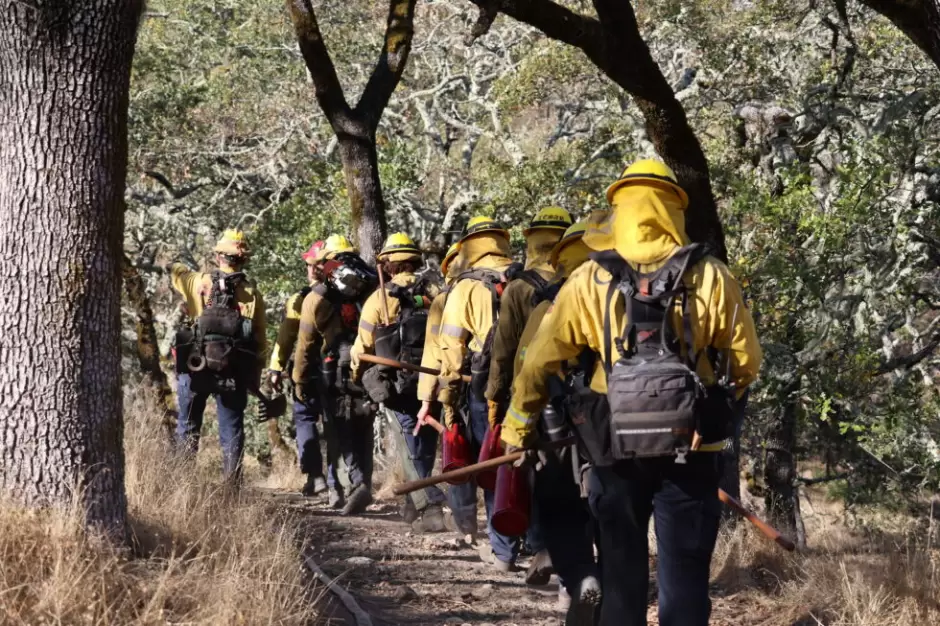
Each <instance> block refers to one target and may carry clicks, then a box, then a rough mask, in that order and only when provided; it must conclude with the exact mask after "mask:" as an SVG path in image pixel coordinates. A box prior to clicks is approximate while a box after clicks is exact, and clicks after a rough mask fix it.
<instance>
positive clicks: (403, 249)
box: [375, 233, 421, 263]
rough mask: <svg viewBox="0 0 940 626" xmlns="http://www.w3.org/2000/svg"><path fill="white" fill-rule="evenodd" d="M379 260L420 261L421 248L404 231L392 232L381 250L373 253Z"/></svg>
mask: <svg viewBox="0 0 940 626" xmlns="http://www.w3.org/2000/svg"><path fill="white" fill-rule="evenodd" d="M375 258H377V259H378V260H379V261H391V262H393V263H397V262H399V261H415V260H417V261H421V250H419V249H418V246H416V245H415V242H414V240H413V239H412V238H411V237H409V236H408V235H407V234H406V233H392V234H391V235H389V236H388V239H386V240H385V245H384V246H382V250H381V252H379V253H378V254H377V255H375Z"/></svg>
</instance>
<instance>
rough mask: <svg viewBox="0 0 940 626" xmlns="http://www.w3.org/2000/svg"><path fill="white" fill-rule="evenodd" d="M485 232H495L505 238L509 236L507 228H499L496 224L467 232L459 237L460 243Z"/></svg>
mask: <svg viewBox="0 0 940 626" xmlns="http://www.w3.org/2000/svg"><path fill="white" fill-rule="evenodd" d="M486 233H497V234H499V235H500V236H501V237H505V238H506V239H507V240H508V239H509V238H510V237H509V231H508V230H506V229H505V228H500V227H498V226H492V227H487V228H481V229H480V230H475V231H473V232H472V233H467V234H466V235H464V236H463V237H461V238H460V243H463V242H464V241H467V240H468V239H470V238H471V237H476V236H477V235H485V234H486Z"/></svg>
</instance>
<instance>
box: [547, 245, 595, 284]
mask: <svg viewBox="0 0 940 626" xmlns="http://www.w3.org/2000/svg"><path fill="white" fill-rule="evenodd" d="M590 253H591V249H590V248H588V247H587V244H585V243H584V239H583V238H582V239H579V240H577V241H575V242H574V243H570V244H568V245H566V246H565V247H564V248H562V249H561V252H559V253H558V263H557V265H556V266H555V269H556V270H557V271H556V273H555V280H558V279H562V278H568V277H569V276H571V272H573V271H575V270H576V269H578V266H579V265H581V264H582V263H584V262H585V261H587V260H588V255H589V254H590Z"/></svg>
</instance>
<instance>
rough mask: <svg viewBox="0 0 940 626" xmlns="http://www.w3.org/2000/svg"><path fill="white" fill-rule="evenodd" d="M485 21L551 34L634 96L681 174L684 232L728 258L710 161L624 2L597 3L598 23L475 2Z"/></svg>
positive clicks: (525, 2)
mask: <svg viewBox="0 0 940 626" xmlns="http://www.w3.org/2000/svg"><path fill="white" fill-rule="evenodd" d="M470 2H472V3H473V4H475V5H477V6H478V7H479V8H480V13H481V18H480V20H478V22H477V24H476V25H475V26H474V31H473V34H474V35H476V36H479V35H481V34H483V33H484V32H486V28H487V27H488V24H490V23H492V19H493V16H495V14H496V12H502V13H505V14H506V15H508V16H510V17H512V18H514V19H516V20H519V21H520V22H524V23H526V24H529V25H530V26H534V27H535V28H538V29H539V30H541V31H542V32H543V33H544V34H545V35H547V36H548V37H550V38H552V39H555V40H557V41H561V42H563V43H567V44H569V45H571V46H574V47H576V48H578V49H579V50H581V51H582V52H584V53H585V54H586V55H587V57H588V58H589V59H590V60H591V62H592V63H594V65H595V66H597V68H598V69H599V70H601V71H602V72H603V73H604V74H605V75H606V76H607V77H608V78H610V79H611V80H612V81H614V82H615V83H616V84H617V85H618V86H620V87H621V88H623V89H624V91H626V92H627V93H629V94H630V95H631V96H632V97H633V100H634V102H635V103H636V105H637V108H639V109H640V112H641V113H642V114H643V117H644V119H645V121H646V131H647V134H648V136H649V139H650V141H651V142H652V143H653V146H654V147H655V148H656V152H657V153H658V154H659V155H660V156H661V157H662V159H663V161H665V162H666V163H667V164H668V165H669V166H670V167H671V168H672V169H673V170H674V171H675V173H676V176H677V177H678V179H679V183H680V184H681V185H682V188H683V189H685V191H686V193H688V194H689V201H690V204H689V210H688V212H687V220H686V229H687V231H688V233H689V236H690V237H691V238H692V239H693V240H694V241H701V242H707V243H709V244H711V246H712V247H713V249H714V250H715V255H716V256H717V257H719V258H720V259H722V260H727V249H726V247H725V236H724V230H723V229H722V227H721V220H720V219H719V217H718V207H717V205H716V204H715V197H714V194H713V193H712V188H711V178H710V176H709V172H708V160H707V159H706V158H705V153H704V151H703V150H702V146H701V144H700V143H699V141H698V137H696V135H695V132H694V131H693V130H692V127H691V126H690V125H689V121H688V118H687V117H686V115H685V110H684V109H683V108H682V105H681V104H680V103H679V101H678V100H676V97H675V94H674V93H673V91H672V87H670V86H669V83H668V82H667V81H666V77H665V76H663V73H662V71H661V70H660V69H659V65H657V64H656V61H655V60H654V59H653V56H652V54H651V53H650V51H649V47H648V46H647V45H646V42H645V41H643V37H642V36H641V35H640V30H639V25H638V24H637V21H636V15H635V14H634V12H633V7H632V5H631V4H630V2H629V1H627V0H594V8H595V9H596V10H597V15H598V17H597V18H593V17H588V16H585V15H581V14H578V13H575V12H573V11H571V10H570V9H568V8H566V7H564V6H562V5H560V4H557V3H555V2H552V1H551V0H470Z"/></svg>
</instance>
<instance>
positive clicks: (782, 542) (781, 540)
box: [718, 489, 796, 552]
mask: <svg viewBox="0 0 940 626" xmlns="http://www.w3.org/2000/svg"><path fill="white" fill-rule="evenodd" d="M718 499H719V500H721V501H722V502H724V503H725V504H727V505H728V506H730V507H731V508H732V509H734V510H735V511H736V512H737V513H738V514H739V515H741V517H743V518H744V519H746V520H747V521H749V522H750V523H752V524H753V525H754V526H755V527H756V528H757V530H759V531H761V533H763V534H764V536H765V537H767V538H768V539H770V540H772V541H773V542H774V543H776V544H777V545H778V546H780V547H781V548H783V549H784V550H787V551H788V552H793V551H794V550H796V545H794V543H793V542H792V541H790V540H789V539H787V538H786V537H784V536H783V535H782V534H780V531H779V530H777V529H776V528H774V527H773V526H771V525H770V524H768V523H767V522H765V521H764V520H762V519H761V518H759V517H757V516H756V515H754V514H753V513H751V512H750V511H748V510H747V509H746V508H744V505H743V504H741V503H740V502H738V501H737V500H735V499H734V498H733V497H731V495H729V494H728V492H727V491H725V490H724V489H719V490H718Z"/></svg>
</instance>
